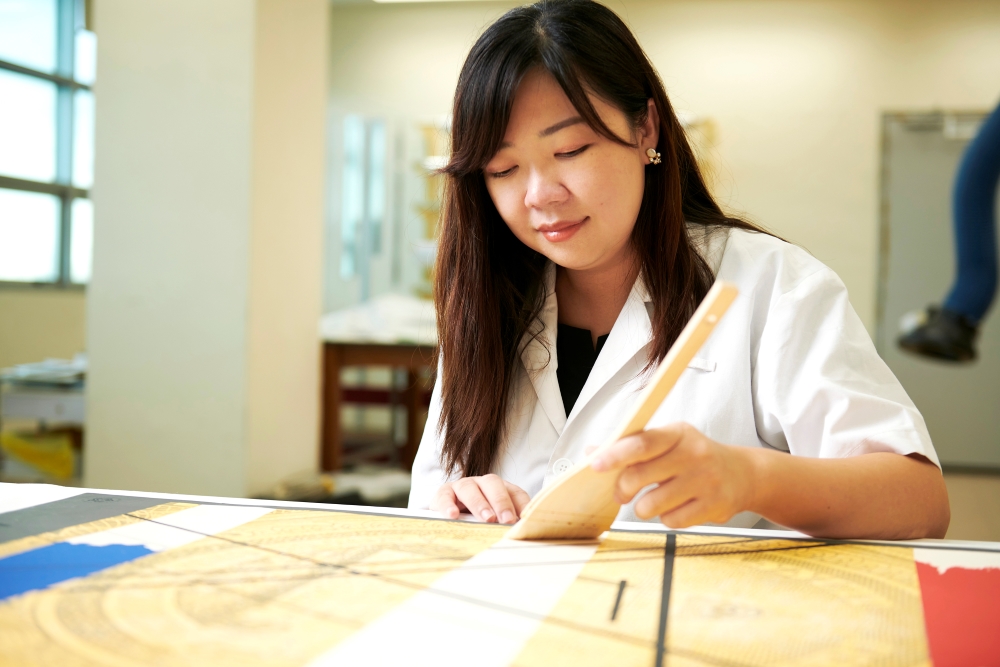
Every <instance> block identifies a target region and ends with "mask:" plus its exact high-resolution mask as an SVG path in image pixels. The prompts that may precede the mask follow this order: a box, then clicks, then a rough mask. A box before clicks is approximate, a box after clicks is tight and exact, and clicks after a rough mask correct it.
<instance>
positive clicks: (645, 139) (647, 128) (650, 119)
mask: <svg viewBox="0 0 1000 667" xmlns="http://www.w3.org/2000/svg"><path fill="white" fill-rule="evenodd" d="M646 109H647V111H646V122H644V123H643V124H642V125H641V126H640V127H639V152H641V153H642V154H643V155H645V154H646V149H647V148H656V145H657V144H658V143H659V142H660V112H659V111H658V110H657V109H656V102H655V101H654V100H653V98H649V99H648V100H647V101H646Z"/></svg>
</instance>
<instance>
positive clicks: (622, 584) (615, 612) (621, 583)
mask: <svg viewBox="0 0 1000 667" xmlns="http://www.w3.org/2000/svg"><path fill="white" fill-rule="evenodd" d="M627 584H628V582H627V581H625V580H624V579H622V580H621V581H619V582H618V595H617V596H616V597H615V606H614V608H613V609H612V610H611V620H612V621H613V620H615V618H616V617H617V616H618V608H619V607H620V606H621V604H622V593H624V592H625V586H626V585H627Z"/></svg>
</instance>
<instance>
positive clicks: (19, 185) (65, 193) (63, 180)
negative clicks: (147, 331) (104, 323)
mask: <svg viewBox="0 0 1000 667" xmlns="http://www.w3.org/2000/svg"><path fill="white" fill-rule="evenodd" d="M87 9H89V7H87V6H86V5H85V3H84V2H83V0H57V3H56V71H55V73H48V72H42V71H39V70H36V69H32V68H30V67H25V66H23V65H19V64H17V63H12V62H10V61H7V60H3V59H0V69H3V70H6V71H8V72H13V73H15V74H20V75H23V76H29V77H33V78H36V79H41V80H43V81H47V82H49V83H54V84H56V126H55V128H54V130H55V144H56V177H55V180H54V181H52V182H45V181H33V180H28V179H23V178H15V177H13V176H5V175H3V174H0V188H2V189H6V190H20V191H22V192H38V193H43V194H49V195H55V196H56V197H58V198H59V234H58V237H57V246H58V247H57V248H56V249H55V251H56V253H57V258H58V267H59V271H58V274H57V277H56V279H55V280H50V281H37V282H26V281H20V280H0V288H4V289H6V288H15V289H17V288H20V289H24V288H28V289H37V288H49V289H53V288H54V289H68V290H85V289H86V288H87V284H86V283H75V282H73V281H72V278H71V275H70V251H71V248H70V235H71V233H72V224H73V221H72V211H73V202H74V200H76V199H90V189H89V188H78V187H76V186H75V185H73V147H74V141H75V138H76V137H75V136H74V135H75V132H76V125H75V120H76V118H75V115H76V110H75V104H74V102H75V96H76V93H77V91H80V90H85V91H88V92H91V93H92V89H91V86H90V85H89V84H86V83H81V82H80V81H77V80H76V79H75V78H74V76H75V65H76V63H75V58H76V32H77V30H78V29H81V28H86V23H87V21H86V19H87V16H86V14H87Z"/></svg>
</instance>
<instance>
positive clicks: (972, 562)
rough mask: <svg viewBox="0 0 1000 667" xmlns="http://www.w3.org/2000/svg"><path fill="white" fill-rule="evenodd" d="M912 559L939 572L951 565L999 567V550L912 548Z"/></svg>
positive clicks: (973, 567)
mask: <svg viewBox="0 0 1000 667" xmlns="http://www.w3.org/2000/svg"><path fill="white" fill-rule="evenodd" d="M913 559H914V560H915V561H917V562H918V563H926V564H927V565H933V566H934V567H936V568H937V571H938V572H940V573H941V574H944V573H945V572H947V571H948V570H949V569H951V568H953V567H962V568H966V569H968V570H985V569H992V568H997V569H1000V552H998V551H993V552H990V551H957V550H954V549H914V550H913Z"/></svg>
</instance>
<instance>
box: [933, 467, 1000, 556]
mask: <svg viewBox="0 0 1000 667" xmlns="http://www.w3.org/2000/svg"><path fill="white" fill-rule="evenodd" d="M944 481H945V484H947V485H948V498H949V499H950V500H951V526H950V527H949V528H948V535H947V537H948V539H952V540H988V541H992V542H1000V474H991V475H990V474H981V473H976V474H972V473H956V472H947V473H945V475H944Z"/></svg>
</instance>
